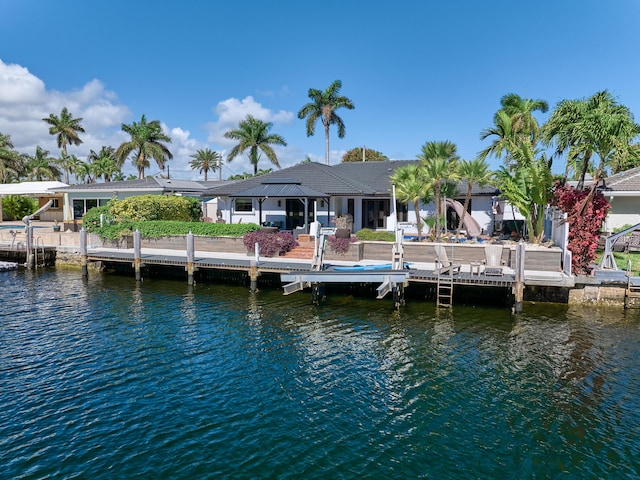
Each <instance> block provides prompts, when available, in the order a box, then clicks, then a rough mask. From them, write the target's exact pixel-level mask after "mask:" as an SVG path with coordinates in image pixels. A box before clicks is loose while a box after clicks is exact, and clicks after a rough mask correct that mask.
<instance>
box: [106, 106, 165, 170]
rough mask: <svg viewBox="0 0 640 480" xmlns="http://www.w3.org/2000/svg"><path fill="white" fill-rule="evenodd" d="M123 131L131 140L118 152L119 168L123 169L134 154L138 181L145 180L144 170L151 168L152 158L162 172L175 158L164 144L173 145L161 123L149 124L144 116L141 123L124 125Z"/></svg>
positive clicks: (152, 121)
mask: <svg viewBox="0 0 640 480" xmlns="http://www.w3.org/2000/svg"><path fill="white" fill-rule="evenodd" d="M122 130H123V131H124V132H126V133H128V134H129V135H131V139H130V140H129V141H127V142H124V143H122V144H121V145H120V146H119V147H118V149H117V150H116V160H117V162H118V167H122V164H123V163H124V161H125V160H126V159H127V157H128V156H129V155H130V154H131V153H132V152H133V154H134V157H133V164H134V165H135V166H136V168H137V169H138V179H140V180H142V179H143V178H144V170H145V168H148V167H149V166H150V161H149V159H150V158H153V159H154V160H155V161H156V163H157V164H158V167H159V168H161V169H162V170H164V166H165V163H166V162H167V161H168V160H171V159H172V158H173V155H172V154H171V152H170V151H169V148H168V147H167V146H166V145H164V143H163V142H165V143H171V138H169V137H168V136H167V135H165V134H164V132H163V131H162V126H161V125H160V121H158V120H151V121H150V122H147V119H146V117H145V116H144V115H142V118H141V119H140V122H132V123H131V124H128V125H127V124H124V123H123V124H122Z"/></svg>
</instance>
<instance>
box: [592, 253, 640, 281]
mask: <svg viewBox="0 0 640 480" xmlns="http://www.w3.org/2000/svg"><path fill="white" fill-rule="evenodd" d="M602 253H603V252H599V253H598V256H597V257H596V261H595V264H596V265H599V264H600V260H601V259H602ZM613 258H614V259H615V261H616V265H617V266H618V268H619V269H620V270H626V269H627V261H630V262H631V274H632V275H634V276H640V253H638V252H631V253H624V252H613Z"/></svg>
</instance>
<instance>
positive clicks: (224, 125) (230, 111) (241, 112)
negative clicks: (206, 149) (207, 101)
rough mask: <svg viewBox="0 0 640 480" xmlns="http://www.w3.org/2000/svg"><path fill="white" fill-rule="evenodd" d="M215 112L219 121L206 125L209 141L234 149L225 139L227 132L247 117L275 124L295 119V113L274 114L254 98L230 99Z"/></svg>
mask: <svg viewBox="0 0 640 480" xmlns="http://www.w3.org/2000/svg"><path fill="white" fill-rule="evenodd" d="M214 112H215V113H216V114H217V115H218V121H216V122H210V123H208V124H207V125H206V129H207V131H208V132H209V137H208V140H209V141H210V142H213V143H216V144H219V145H222V146H224V147H232V146H233V145H234V141H233V140H229V139H226V138H224V134H225V132H227V131H229V130H231V129H232V128H236V127H237V126H238V124H239V123H240V121H241V120H244V119H245V117H246V116H247V115H252V116H253V117H255V118H257V119H259V120H262V121H265V122H273V123H274V124H288V123H291V121H292V120H293V119H294V114H293V112H288V111H286V110H280V111H278V112H272V111H271V110H269V109H268V108H265V107H263V106H262V104H260V103H258V102H256V101H255V100H254V98H253V97H252V96H248V97H245V98H244V99H242V100H238V99H237V98H228V99H226V100H223V101H221V102H219V103H218V105H216V107H215V109H214Z"/></svg>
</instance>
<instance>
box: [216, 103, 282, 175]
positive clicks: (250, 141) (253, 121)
mask: <svg viewBox="0 0 640 480" xmlns="http://www.w3.org/2000/svg"><path fill="white" fill-rule="evenodd" d="M272 126H273V123H271V122H263V121H262V120H258V119H257V118H254V117H252V116H251V115H247V117H246V118H245V119H244V120H241V121H240V124H239V125H238V128H236V129H235V130H229V131H228V132H226V133H225V134H224V136H225V138H230V139H232V140H238V144H237V145H236V146H235V147H233V149H232V150H231V151H230V152H229V155H228V156H227V160H228V161H229V162H230V161H231V160H233V159H234V158H235V157H236V156H237V155H239V154H241V153H242V152H244V151H245V150H247V149H248V150H249V154H248V156H249V161H250V162H251V164H252V165H253V174H254V175H257V174H258V160H260V155H259V151H262V152H263V153H264V154H265V155H266V156H267V158H268V159H269V160H271V163H273V164H274V165H275V166H276V167H278V168H280V164H279V163H278V157H277V156H276V153H275V152H274V151H273V148H272V147H271V145H282V146H283V147H286V146H287V142H285V140H284V138H282V137H281V136H280V135H278V134H276V133H269V130H271V127H272Z"/></svg>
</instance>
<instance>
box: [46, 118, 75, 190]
mask: <svg viewBox="0 0 640 480" xmlns="http://www.w3.org/2000/svg"><path fill="white" fill-rule="evenodd" d="M42 120H44V121H45V122H46V123H48V124H49V125H51V127H50V128H49V134H51V135H55V136H56V140H57V142H58V148H60V149H62V153H63V155H62V156H63V157H66V156H67V145H69V144H71V145H80V144H81V143H82V140H80V137H79V136H78V133H84V128H83V127H82V124H81V123H80V122H82V118H73V115H72V114H71V113H70V112H69V110H67V107H64V108H63V109H62V112H60V116H59V117H57V116H56V115H54V114H53V113H50V114H49V116H48V117H47V118H43V119H42ZM69 173H70V170H69V169H65V176H64V181H65V183H69Z"/></svg>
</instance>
